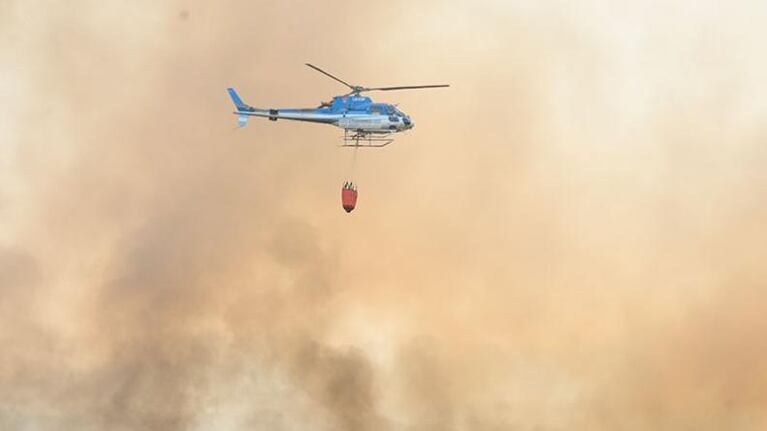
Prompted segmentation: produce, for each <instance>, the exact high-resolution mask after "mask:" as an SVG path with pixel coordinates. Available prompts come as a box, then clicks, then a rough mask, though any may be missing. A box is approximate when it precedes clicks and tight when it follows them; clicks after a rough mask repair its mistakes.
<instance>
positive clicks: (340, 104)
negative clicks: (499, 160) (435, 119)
mask: <svg viewBox="0 0 767 431" xmlns="http://www.w3.org/2000/svg"><path fill="white" fill-rule="evenodd" d="M306 65H307V66H309V67H311V68H312V69H314V70H316V71H318V72H320V73H322V74H323V75H326V76H328V77H330V78H332V79H334V80H336V81H338V82H340V83H341V84H344V85H346V86H347V87H349V88H350V89H351V91H350V92H348V93H346V94H344V95H341V96H335V97H333V100H331V101H330V102H322V103H321V104H320V106H318V107H317V108H309V109H261V108H255V107H253V106H250V105H248V104H246V103H245V102H243V101H242V99H241V98H240V96H239V95H238V94H237V91H235V89H234V88H231V87H230V88H227V91H228V92H229V97H231V98H232V101H233V102H234V106H235V108H236V110H235V111H234V114H235V115H237V116H238V121H237V124H238V126H239V127H245V126H246V125H247V124H248V118H249V117H264V118H268V119H270V120H271V121H277V120H296V121H308V122H312V123H322V124H331V125H333V126H336V127H340V128H342V129H344V137H343V141H344V145H343V146H345V147H383V146H386V145H388V144H390V143H391V142H393V141H394V140H393V139H391V138H390V136H391V135H392V134H393V133H398V132H403V131H405V130H409V129H412V128H413V126H415V123H414V122H413V120H412V119H411V118H410V116H408V115H407V114H405V113H404V112H402V111H400V110H399V109H397V107H396V106H395V105H392V104H390V103H374V102H373V100H372V99H371V98H369V97H366V96H361V95H360V94H361V93H364V92H368V91H392V90H413V89H421V88H441V87H449V85H446V84H439V85H406V86H398V87H372V88H370V87H362V86H359V85H351V84H349V83H347V82H345V81H343V80H341V79H340V78H338V77H336V76H333V75H331V74H330V73H328V72H326V71H324V70H322V69H320V68H319V67H317V66H314V65H312V64H309V63H306Z"/></svg>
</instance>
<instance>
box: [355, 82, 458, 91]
mask: <svg viewBox="0 0 767 431" xmlns="http://www.w3.org/2000/svg"><path fill="white" fill-rule="evenodd" d="M443 87H450V85H448V84H439V85H404V86H400V87H374V88H364V89H363V91H391V90H416V89H419V88H443Z"/></svg>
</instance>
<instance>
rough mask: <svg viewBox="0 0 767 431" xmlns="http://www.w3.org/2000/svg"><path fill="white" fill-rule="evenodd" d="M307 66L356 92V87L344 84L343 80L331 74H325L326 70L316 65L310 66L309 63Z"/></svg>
mask: <svg viewBox="0 0 767 431" xmlns="http://www.w3.org/2000/svg"><path fill="white" fill-rule="evenodd" d="M305 64H306V65H307V66H309V67H311V68H312V69H314V70H316V71H317V72H320V73H321V74H323V75H325V76H328V77H330V78H333V79H335V80H336V81H338V82H340V83H341V84H344V85H345V86H347V87H349V88H351V89H352V90H354V86H352V85H349V84H348V83H346V82H344V81H343V80H341V79H339V78H336V77H335V76H333V75H331V74H329V73H327V72H325V71H324V70H322V69H320V68H319V67H317V66H315V65H313V64H309V63H305Z"/></svg>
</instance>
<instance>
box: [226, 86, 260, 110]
mask: <svg viewBox="0 0 767 431" xmlns="http://www.w3.org/2000/svg"><path fill="white" fill-rule="evenodd" d="M226 91H227V92H228V93H229V97H231V98H232V102H234V106H236V107H237V110H238V111H253V110H254V108H253V107H252V106H249V105H247V104H246V103H245V102H243V101H242V99H240V95H239V94H237V92H236V91H235V90H234V88H232V87H229V88H227V89H226Z"/></svg>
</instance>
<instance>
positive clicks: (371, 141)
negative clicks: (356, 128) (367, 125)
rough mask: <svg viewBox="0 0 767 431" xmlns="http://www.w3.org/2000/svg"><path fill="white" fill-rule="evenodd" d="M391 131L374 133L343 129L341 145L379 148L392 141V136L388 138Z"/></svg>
mask: <svg viewBox="0 0 767 431" xmlns="http://www.w3.org/2000/svg"><path fill="white" fill-rule="evenodd" d="M389 136H391V133H385V134H374V133H372V132H351V133H350V132H349V130H346V129H345V130H344V137H343V142H344V143H343V145H341V146H342V147H355V148H359V147H366V148H380V147H385V146H387V145H389V144H391V143H392V142H394V139H393V138H390V137H389Z"/></svg>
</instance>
